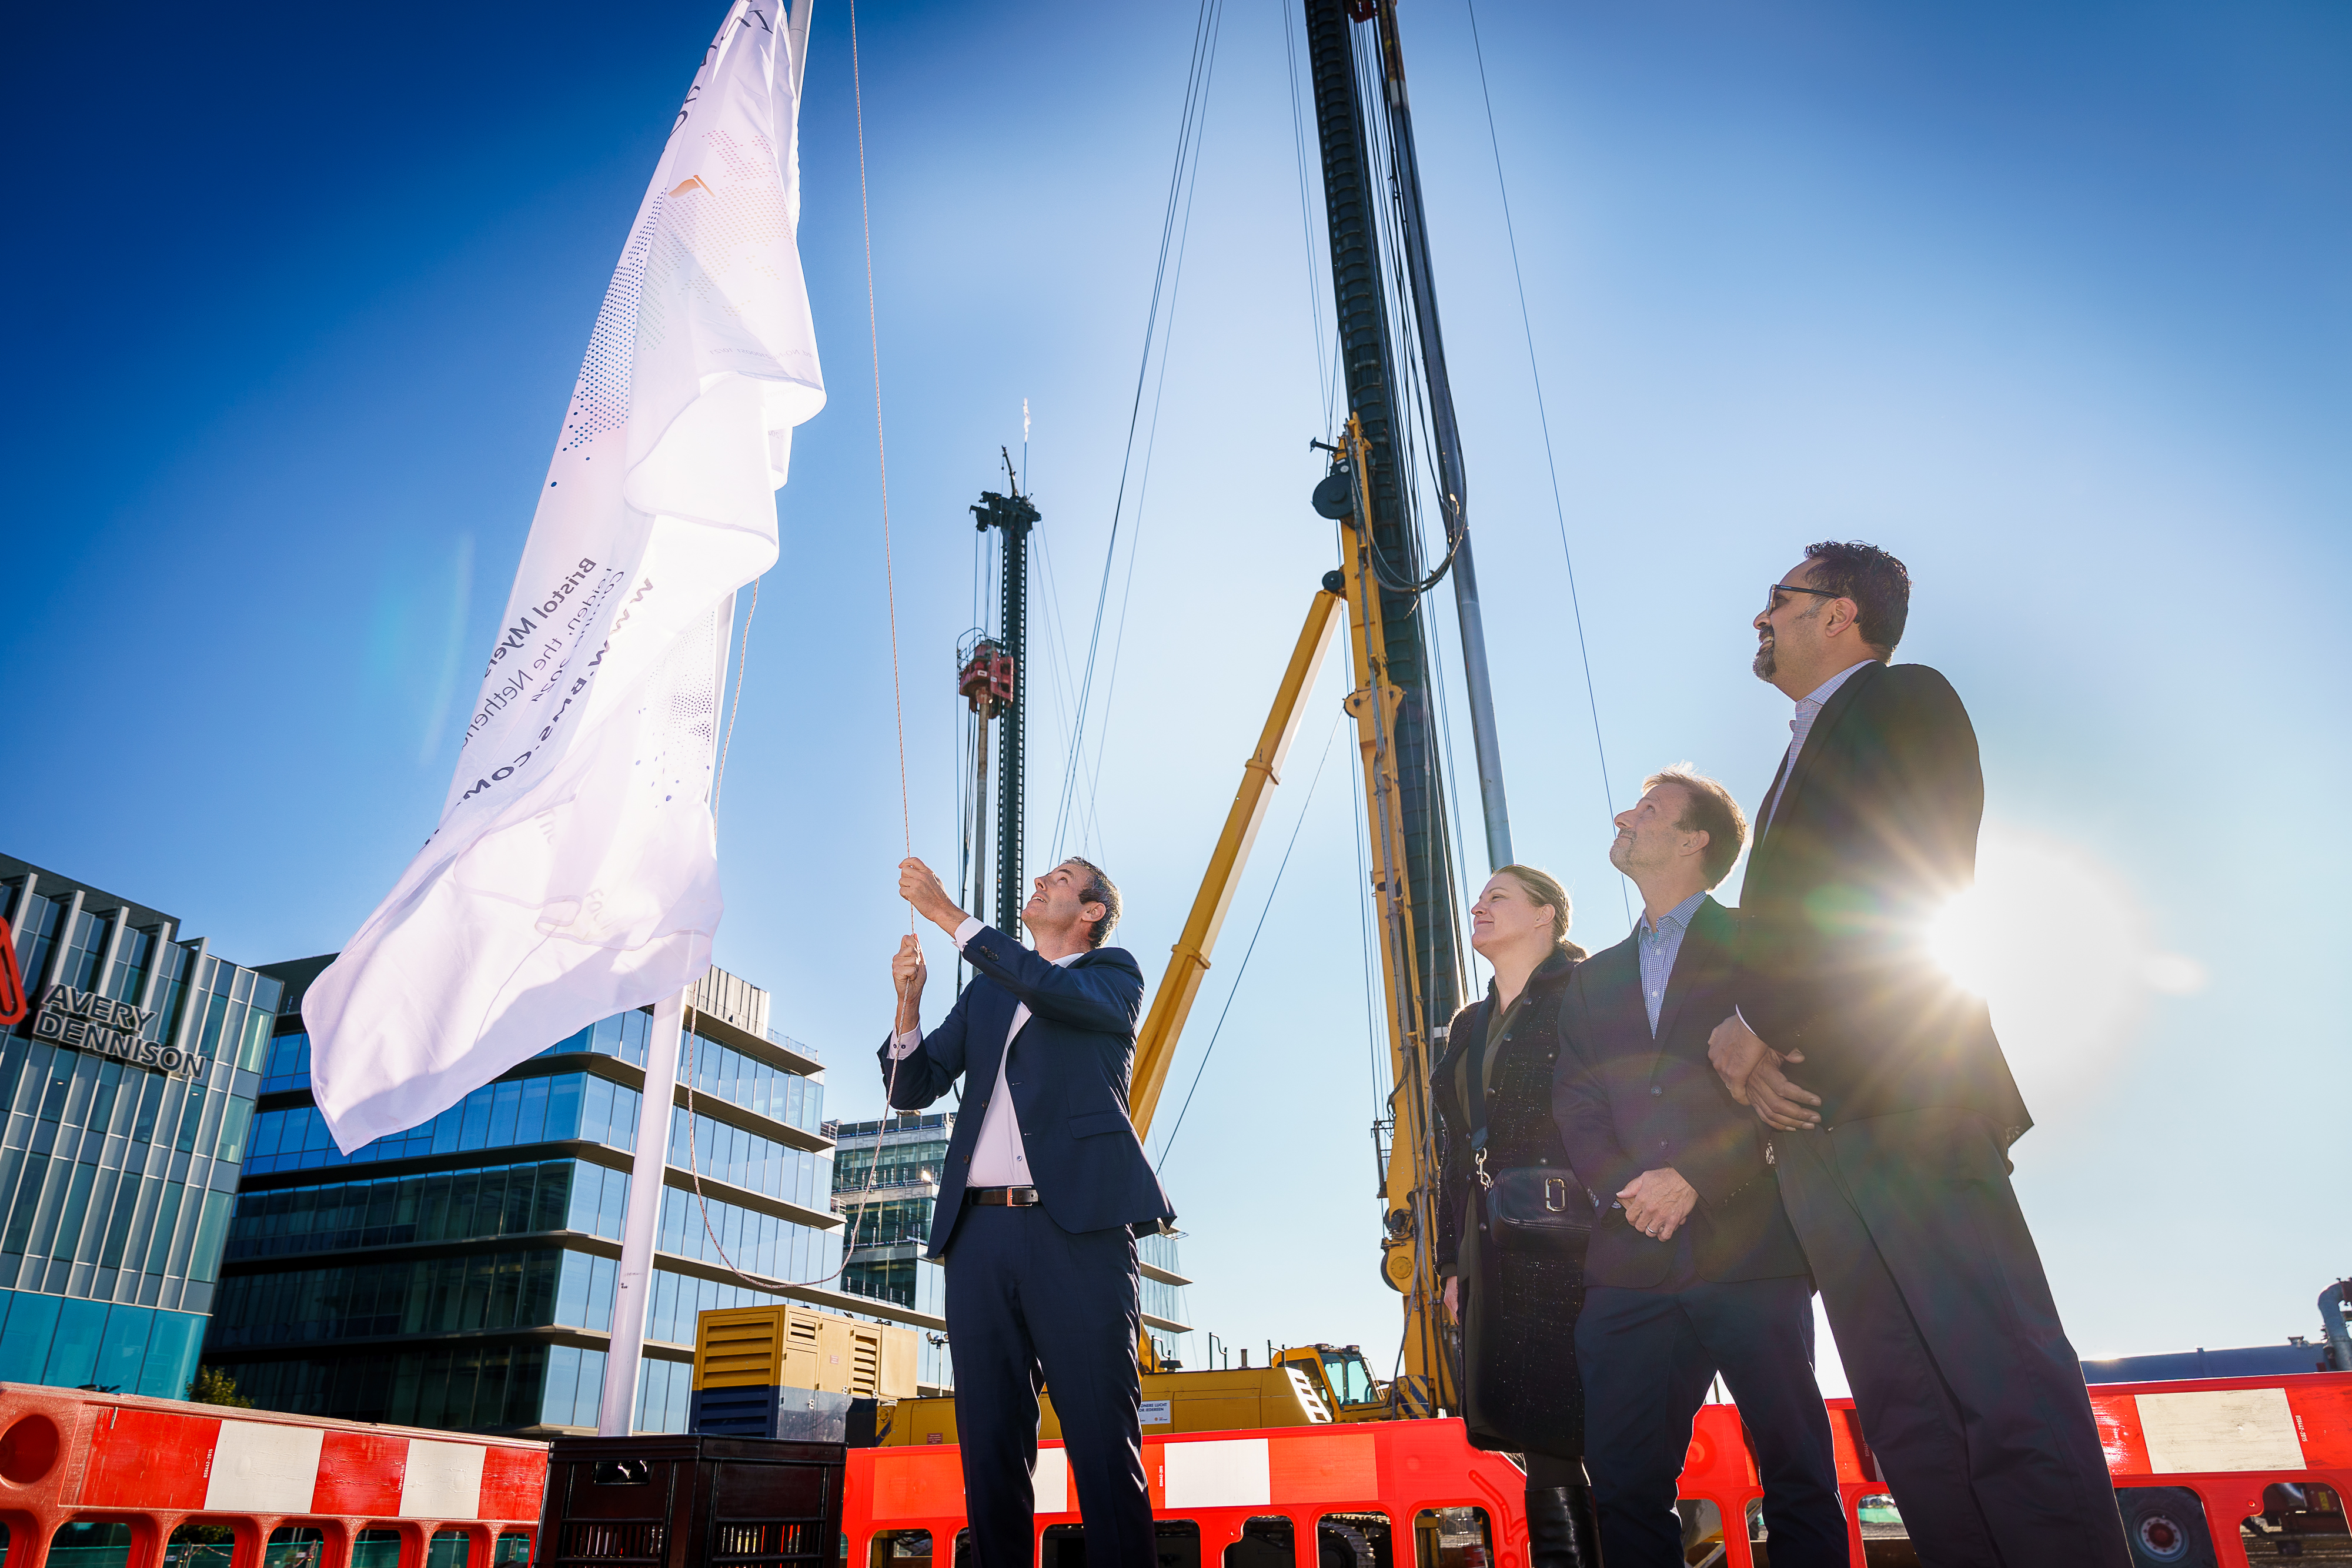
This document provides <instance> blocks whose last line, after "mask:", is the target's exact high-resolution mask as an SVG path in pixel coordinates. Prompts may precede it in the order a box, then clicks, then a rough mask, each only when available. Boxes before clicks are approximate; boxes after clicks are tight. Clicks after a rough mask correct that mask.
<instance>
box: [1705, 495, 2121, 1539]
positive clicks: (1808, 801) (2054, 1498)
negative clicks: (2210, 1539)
mask: <svg viewBox="0 0 2352 1568" xmlns="http://www.w3.org/2000/svg"><path fill="white" fill-rule="evenodd" d="M1910 599H1911V580H1910V574H1909V573H1908V572H1907V571H1906V570H1905V568H1904V565H1903V563H1902V562H1901V561H1899V560H1897V559H1895V557H1893V556H1891V555H1889V554H1888V553H1887V552H1886V551H1885V550H1882V549H1878V548H1877V547H1875V546H1874V545H1866V544H1842V543H1838V542H1835V541H1830V542H1825V543H1822V544H1816V545H1812V546H1811V547H1809V548H1808V549H1806V551H1805V559H1804V560H1803V561H1801V563H1799V565H1798V566H1797V567H1796V568H1794V569H1793V570H1790V571H1789V572H1787V573H1785V574H1784V575H1783V576H1782V577H1781V578H1780V580H1779V581H1777V582H1775V583H1773V584H1772V586H1771V588H1770V589H1769V591H1768V594H1767V599H1766V603H1765V607H1764V609H1763V611H1762V612H1760V613H1759V614H1758V615H1757V616H1756V618H1755V621H1754V622H1753V624H1754V626H1755V629H1756V632H1757V637H1758V646H1757V653H1756V661H1755V671H1756V674H1758V675H1759V677H1761V678H1762V679H1763V680H1765V681H1767V682H1769V684H1771V685H1774V686H1776V687H1778V688H1779V689H1780V692H1781V693H1782V694H1783V695H1786V696H1788V697H1790V699H1791V700H1793V701H1794V702H1795V703H1796V705H1797V712H1796V716H1795V717H1794V718H1793V719H1791V720H1790V726H1789V727H1790V734H1791V738H1790V743H1789V748H1788V751H1787V752H1786V754H1785V755H1783V757H1782V758H1781V759H1780V768H1779V770H1778V772H1777V773H1776V774H1775V775H1774V777H1773V779H1772V784H1771V788H1770V789H1769V790H1768V791H1767V793H1766V795H1765V798H1764V805H1763V810H1761V811H1760V812H1759V821H1758V832H1757V837H1756V841H1755V848H1754V849H1753V851H1752V852H1750V854H1749V857H1748V873H1747V876H1746V878H1745V880H1744V881H1743V883H1742V884H1741V888H1740V898H1739V902H1740V914H1741V923H1740V935H1739V938H1738V959H1737V966H1736V968H1735V972H1734V976H1733V979H1732V983H1731V994H1732V997H1733V998H1734V999H1735V1001H1736V1004H1737V1006H1736V1010H1735V1011H1734V1012H1733V1013H1732V1015H1731V1016H1730V1017H1728V1018H1727V1019H1724V1020H1723V1021H1722V1023H1721V1024H1719V1025H1718V1026H1717V1028H1716V1030H1715V1031H1714V1033H1713V1035H1712V1036H1711V1037H1710V1040H1709V1057H1710V1060H1711V1061H1713V1062H1714V1064H1715V1067H1716V1070H1717V1072H1719V1073H1720V1074H1721V1075H1722V1077H1723V1081H1724V1083H1725V1086H1726V1087H1727V1088H1728V1089H1729V1090H1730V1091H1731V1093H1732V1096H1733V1098H1735V1099H1737V1100H1739V1101H1741V1102H1742V1103H1748V1104H1750V1105H1752V1106H1753V1107H1754V1108H1755V1110H1756V1113H1757V1114H1758V1116H1759V1117H1760V1118H1761V1119H1762V1121H1763V1122H1764V1123H1765V1124H1766V1125H1767V1126H1768V1127H1769V1128H1771V1129H1772V1131H1771V1133H1770V1134H1769V1138H1770V1144H1769V1148H1768V1152H1767V1157H1768V1158H1769V1159H1771V1160H1772V1161H1773V1162H1774V1164H1775V1165H1776V1166H1777V1174H1778V1175H1779V1177H1780V1199H1781V1203H1782V1205H1783V1206H1784V1207H1785V1208H1786V1209H1787V1211H1788V1216H1789V1220H1790V1224H1791V1225H1792V1226H1793V1227H1794V1228H1795V1229H1796V1232H1797V1238H1798V1240H1799V1242H1800V1243H1801V1245H1802V1247H1803V1248H1804V1251H1805V1257H1806V1260H1807V1261H1808V1262H1809V1263H1810V1264H1811V1268H1812V1273H1813V1280H1814V1282H1815V1284H1816V1285H1818V1286H1819V1287H1820V1290H1821V1293H1822V1306H1823V1308H1824V1309H1825V1310H1826V1312H1828V1315H1829V1320H1830V1327H1831V1329H1832V1332H1833V1333H1835V1335H1836V1337H1837V1344H1838V1352H1839V1355H1840V1357H1841V1359H1842V1360H1843V1363H1844V1364H1845V1370H1846V1374H1847V1376H1848V1379H1849V1380H1850V1381H1851V1383H1852V1384H1853V1394H1854V1403H1855V1405H1856V1406H1857V1407H1858V1409H1859V1411H1860V1414H1861V1416H1862V1425H1863V1433H1864V1437H1866V1438H1867V1439H1868V1441H1869V1443H1870V1446H1871V1449H1872V1451H1873V1454H1874V1457H1875V1458H1876V1459H1877V1463H1878V1467H1879V1470H1880V1473H1882V1474H1883V1475H1884V1476H1885V1478H1886V1481H1887V1485H1888V1488H1889V1489H1890V1490H1892V1491H1893V1492H1894V1494H1895V1505H1896V1507H1897V1508H1898V1509H1899V1510H1900V1511H1901V1512H1902V1515H1903V1522H1904V1524H1905V1526H1906V1529H1907V1531H1908V1532H1909V1534H1910V1536H1911V1541H1912V1544H1913V1545H1914V1547H1915V1548H1916V1550H1917V1551H1918V1553H1919V1558H1920V1561H1921V1562H1922V1563H1930V1564H1934V1565H1935V1568H2041V1565H2045V1564H2046V1565H2048V1568H2127V1564H2128V1563H2130V1561H2131V1557H2130V1553H2129V1550H2128V1548H2127V1547H2126V1545H2125V1543H2124V1537H2123V1525H2122V1520H2121V1519H2120V1517H2119V1516H2118V1513H2117V1511H2116V1499H2115V1491H2114V1488H2113V1484H2112V1482H2111V1481H2110V1480H2109V1479H2108V1474H2107V1467H2106V1456H2105V1451H2104V1450H2103V1449H2102V1448H2101V1447H2100V1443H2099V1434H2098V1428H2097V1426H2096V1424H2095V1422H2094V1421H2093V1419H2092V1416H2091V1406H2090V1399H2089V1396H2088V1395H2087V1394H2086V1393H2085V1391H2084V1385H2083V1372H2082V1365H2081V1363H2080V1361H2079V1359H2078V1358H2077V1357H2076V1355H2075V1354H2074V1347H2073V1346H2072V1345H2071V1344H2069V1343H2067V1340H2066V1334H2065V1330H2064V1328H2063V1325H2061V1323H2060V1322H2059V1321H2058V1309H2057V1306H2056V1304H2055V1303H2054V1302H2053V1300H2052V1299H2051V1294H2050V1286H2049V1282H2048V1281H2047V1279H2046V1278H2045V1277H2044V1275H2043V1273H2042V1260H2041V1257H2040V1255H2039V1254H2038V1253H2037V1252H2036V1251H2035V1250H2034V1246H2033V1238H2032V1233H2031V1232H2030V1231H2029V1230H2028V1229H2027V1228H2026V1224H2025V1217H2024V1215H2023V1214H2022V1212H2021V1211H2020V1209H2019V1207H2018V1203H2017V1197H2016V1194H2015V1193H2014V1192H2013V1191H2012V1190H2011V1186H2010V1180H2009V1176H2010V1170H2011V1166H2010V1163H2009V1158H2008V1154H2009V1149H2010V1147H2011V1145H2012V1144H2014V1143H2015V1142H2016V1140H2017V1139H2018V1138H2019V1137H2020V1136H2021V1134H2023V1133H2024V1132H2025V1130H2026V1129H2027V1128H2028V1127H2030V1126H2031V1125H2032V1117H2030V1116H2028V1115H2027V1114H2026V1111H2025V1103H2024V1101H2023V1099H2022V1098H2021V1096H2020V1095H2019V1093H2018V1091H2017V1083H2016V1081H2015V1080H2014V1079H2013V1078H2012V1077H2011V1074H2010V1071H2009V1063H2008V1061H2007V1060H2006V1059H2005V1058H2004V1057H2003V1056H2002V1055H2001V1051H2000V1041H1999V1040H1997V1039H1995V1038H1994V1035H1993V1030H1992V1021H1991V1018H1990V1014H1989V1013H1988V1012H1987V1010H1986V1008H1985V1004H1984V1002H1983V1001H1982V1000H1981V999H1980V998H1977V997H1974V996H1971V995H1969V993H1968V992H1967V991H1965V990H1964V989H1962V988H1960V987H1959V986H1958V985H1957V984H1956V983H1955V982H1954V981H1953V980H1952V979H1951V977H1949V976H1948V975H1947V974H1946V973H1945V972H1944V971H1943V969H1942V967H1940V966H1939V965H1937V963H1936V961H1935V959H1934V956H1933V955H1932V954H1931V952H1930V951H1929V948H1928V942H1927V933H1928V929H1929V926H1930V925H1931V923H1932V922H1933V920H1934V918H1935V916H1936V915H1937V913H1938V912H1940V911H1941V910H1942V909H1943V908H1944V907H1945V905H1947V904H1948V903H1949V902H1950V901H1951V899H1952V898H1954V897H1955V896H1957V895H1958V894H1960V893H1961V892H1963V891H1965V890H1966V889H1967V888H1968V887H1969V884H1970V883H1973V882H1974V880H1975V877H1976V851H1977V829H1978V826H1979V823H1980V821H1982V819H1983V816H1984V774H1983V769H1982V768H1981V766H1980V764H1979V758H1978V754H1977V737H1976V731H1975V729H1974V727H1972V726H1971V725H1970V724H1969V715H1968V710H1967V708H1965V707H1964V706H1961V703H1960V699H1959V695H1958V693H1956V692H1955V691H1953V689H1952V685H1951V683H1950V682H1948V681H1947V680H1946V679H1945V678H1944V677H1943V676H1942V675H1941V674H1937V672H1936V671H1934V670H1932V669H1929V668H1928V667H1927V666H1926V665H1924V664H1892V663H1891V660H1892V658H1893V655H1894V652H1895V643H1896V642H1897V641H1899V640H1900V639H1901V637H1902V635H1903V630H1904V625H1905V622H1906V620H1907V618H1908V616H1909V612H1910Z"/></svg>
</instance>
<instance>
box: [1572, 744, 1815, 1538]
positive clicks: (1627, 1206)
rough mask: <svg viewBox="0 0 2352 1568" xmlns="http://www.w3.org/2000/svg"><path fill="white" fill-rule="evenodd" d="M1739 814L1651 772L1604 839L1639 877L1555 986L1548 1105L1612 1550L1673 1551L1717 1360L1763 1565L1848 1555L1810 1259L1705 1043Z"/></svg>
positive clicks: (1725, 928)
mask: <svg viewBox="0 0 2352 1568" xmlns="http://www.w3.org/2000/svg"><path fill="white" fill-rule="evenodd" d="M1746 836H1747V822H1746V821H1745V820H1744V819H1743V818H1742V816H1741V814H1740V810H1739V804H1738V801H1736V800H1733V799H1732V798H1731V792H1730V791H1729V790H1727V789H1725V788H1724V787H1723V786H1722V785H1720V784H1718V783H1717V782H1716V781H1715V780H1714V779H1706V778H1702V777H1701V776H1700V775H1698V774H1696V773H1694V772H1691V771H1690V770H1689V769H1688V768H1668V769H1666V770H1665V771H1664V772H1663V773H1656V774H1653V775H1652V776H1651V777H1650V779H1649V781H1648V783H1647V784H1646V785H1645V786H1644V787H1643V794H1642V798H1641V799H1640V800H1637V801H1635V802H1634V803H1633V806H1632V807H1630V808H1629V809H1627V810H1623V811H1621V812H1619V813H1618V815H1617V837H1616V840H1615V841H1614V842H1612V844H1611V845H1610V846H1609V859H1610V861H1611V862H1612V863H1613V864H1614V865H1615V866H1616V867H1617V869H1618V870H1619V871H1621V872H1622V873H1625V875H1626V876H1628V877H1630V878H1631V879H1633V883H1634V885H1635V886H1637V887H1639V888H1640V889H1641V890H1642V917H1641V920H1640V921H1639V922H1638V923H1637V924H1636V925H1634V927H1633V935H1631V936H1627V937H1626V938H1625V940H1623V941H1622V942H1620V943H1618V944H1617V946H1614V947H1611V948H1609V949H1607V950H1606V951H1604V952H1601V953H1596V954H1594V955H1593V956H1591V957H1590V958H1588V959H1586V960H1585V961H1584V962H1583V963H1582V964H1580V965H1579V966H1578V967H1577V971H1576V974H1575V977H1573V978H1571V979H1570V981H1569V987H1568V993H1567V995H1566V996H1565V997H1563V998H1561V1003H1560V1042H1561V1050H1560V1057H1559V1065H1558V1067H1557V1068H1556V1069H1555V1071H1554V1073H1553V1079H1552V1110H1553V1113H1554V1114H1555V1115H1556V1116H1557V1117H1558V1118H1559V1128H1560V1138H1561V1141H1562V1143H1564V1144H1565V1145H1566V1146H1567V1149H1568V1157H1569V1160H1570V1163H1571V1164H1572V1165H1573V1166H1575V1167H1576V1174H1577V1176H1578V1178H1579V1179H1580V1181H1581V1182H1582V1183H1583V1184H1584V1186H1586V1187H1587V1188H1588V1189H1589V1190H1590V1191H1591V1192H1592V1193H1593V1195H1594V1197H1595V1201H1596V1203H1597V1205H1598V1207H1599V1212H1598V1214H1597V1215H1596V1217H1595V1218H1594V1222H1593V1227H1592V1239H1591V1242H1590V1244H1589V1245H1588V1247H1587V1249H1586V1251H1585V1258H1584V1282H1585V1298H1584V1311H1583V1312H1581V1313H1580V1314H1579V1315H1578V1318H1577V1322H1576V1363H1577V1368H1578V1370H1579V1371H1580V1373H1582V1375H1583V1377H1584V1452H1585V1461H1584V1462H1585V1469H1587V1470H1588V1471H1589V1472H1590V1473H1591V1477H1592V1493H1593V1501H1594V1502H1595V1503H1596V1504H1597V1505H1598V1506H1599V1510H1600V1514H1601V1555H1602V1556H1603V1557H1604V1558H1605V1559H1606V1561H1607V1562H1608V1563H1609V1568H1679V1565H1680V1564H1681V1563H1682V1562H1683V1537H1682V1521H1681V1519H1680V1518H1679V1517H1678V1516H1677V1515H1676V1514H1675V1480H1676V1479H1677V1478H1678V1477H1679V1476H1680V1475H1681V1473H1682V1468H1683V1460H1684V1457H1685V1454H1687V1452H1688V1451H1689V1448H1690V1438H1691V1421H1692V1418H1693V1417H1694V1416H1696V1415H1697V1413H1698V1407H1699V1405H1700V1403H1701V1402H1702V1401H1704V1400H1705V1399H1706V1390H1707V1385H1708V1384H1709V1383H1710V1382H1712V1381H1713V1380H1714V1378H1715V1376H1716V1375H1717V1373H1718V1372H1719V1373H1721V1374H1722V1375H1723V1380H1724V1382H1725V1383H1727V1384H1728V1385H1730V1388H1731V1396H1732V1398H1733V1399H1734V1400H1736V1401H1738V1405H1739V1416H1740V1419H1741V1421H1742V1422H1744V1423H1745V1424H1746V1426H1747V1428H1748V1440H1749V1442H1750V1443H1751V1444H1752V1445H1753V1447H1754V1449H1755V1457H1756V1465H1757V1469H1758V1471H1759V1473H1760V1474H1761V1476H1762V1478H1763V1481H1764V1522H1765V1524H1766V1526H1767V1527H1768V1529H1769V1531H1770V1537H1771V1543H1772V1568H1844V1565H1845V1563H1846V1561H1847V1547H1846V1530H1845V1516H1844V1514H1843V1511H1842V1508H1841V1505H1840V1503H1839V1501H1838V1490H1837V1460H1836V1457H1835V1455H1834V1453H1833V1451H1832V1448H1831V1446H1830V1423H1829V1415H1828V1413H1827V1412H1826V1411H1825V1410H1824V1409H1823V1408H1822V1391H1821V1388H1820V1385H1817V1384H1816V1383H1815V1382H1814V1381H1813V1281H1812V1280H1811V1276H1810V1275H1809V1274H1808V1273H1807V1270H1806V1266H1805V1255H1804V1253H1803V1251H1802V1250H1801V1249H1800V1248H1799V1247H1798V1245H1797V1237H1796V1233H1795V1232H1794V1231H1792V1230H1791V1229H1790V1228H1789V1219H1788V1216H1787V1215H1785V1214H1783V1213H1782V1212H1781V1210H1780V1189H1779V1186H1778V1185H1777V1184H1776V1183H1775V1182H1774V1181H1773V1179H1772V1169H1771V1167H1770V1166H1769V1165H1767V1164H1766V1163H1765V1160H1764V1140H1763V1137H1762V1136H1761V1134H1759V1131H1758V1129H1757V1125H1756V1119H1755V1117H1754V1116H1752V1115H1750V1114H1749V1113H1748V1112H1747V1111H1746V1110H1745V1109H1743V1108H1742V1107H1741V1106H1740V1104H1739V1103H1738V1102H1737V1101H1735V1100H1733V1099H1732V1097H1731V1095H1730V1093H1729V1092H1727V1090H1726V1089H1725V1088H1724V1086H1723V1083H1722V1081H1721V1080H1720V1079H1718V1078H1717V1076H1716V1074H1715V1071H1714V1070H1713V1068H1712V1067H1711V1066H1710V1065H1709V1063H1708V1061H1707V1033H1708V1031H1709V1030H1712V1029H1713V1028H1714V1027H1715V1024H1716V1022H1717V1019H1721V1018H1722V1017H1723V1014H1724V1010H1725V1009H1726V1008H1727V1006H1728V1004H1729V997H1730V982H1731V977H1732V955H1733V948H1734V946H1735V943H1736V941H1737V937H1738V921H1737V920H1736V918H1735V917H1734V916H1733V915H1732V913H1731V911H1729V910H1727V909H1726V908H1724V907H1723V905H1721V904H1717V902H1716V901H1715V900H1714V898H1713V897H1711V896H1710V895H1709V894H1708V893H1707V890H1708V889H1709V888H1711V887H1713V886H1715V885H1716V883H1719V882H1721V881H1722V880H1723V879H1724V877H1725V876H1726V875H1727V873H1729V872H1730V870H1731V862H1734V861H1736V860H1738V858H1739V846H1740V842H1741V841H1742V840H1743V839H1744V838H1745V837H1746ZM1733 1527H1734V1528H1737V1525H1736V1524H1735V1525H1734V1526H1733Z"/></svg>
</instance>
